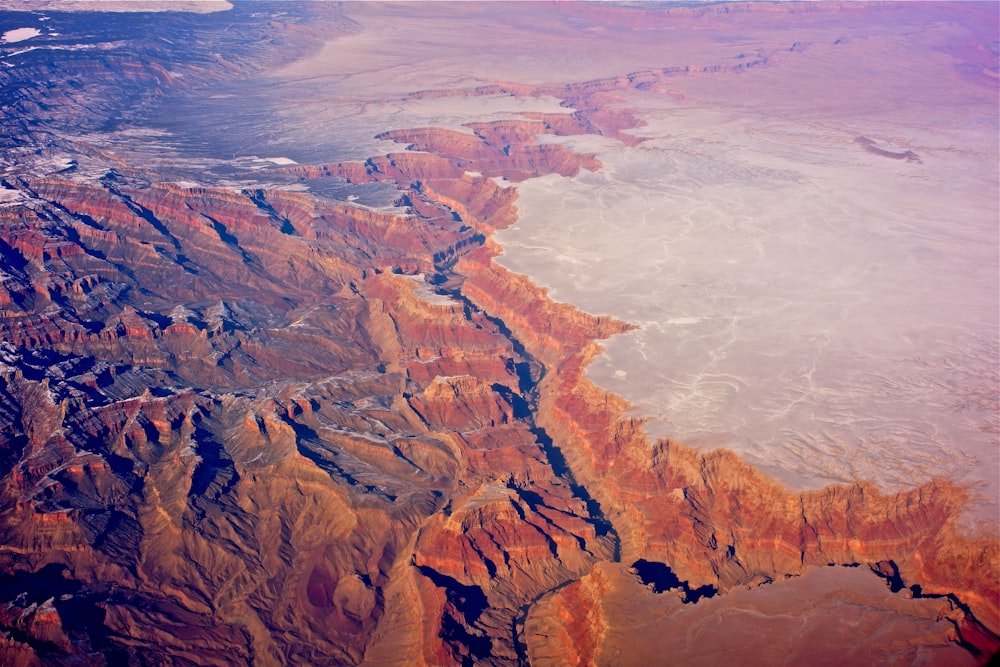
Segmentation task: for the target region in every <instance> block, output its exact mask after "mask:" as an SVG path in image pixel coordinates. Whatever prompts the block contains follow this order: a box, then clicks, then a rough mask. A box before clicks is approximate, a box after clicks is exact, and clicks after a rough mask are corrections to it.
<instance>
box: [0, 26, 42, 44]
mask: <svg viewBox="0 0 1000 667" xmlns="http://www.w3.org/2000/svg"><path fill="white" fill-rule="evenodd" d="M41 34H42V31H41V30H39V29H38V28H14V29H13V30H8V31H7V32H5V33H4V34H3V36H2V37H0V42H5V43H7V44H13V43H14V42H23V41H24V40H26V39H31V38H32V37H38V36H39V35H41Z"/></svg>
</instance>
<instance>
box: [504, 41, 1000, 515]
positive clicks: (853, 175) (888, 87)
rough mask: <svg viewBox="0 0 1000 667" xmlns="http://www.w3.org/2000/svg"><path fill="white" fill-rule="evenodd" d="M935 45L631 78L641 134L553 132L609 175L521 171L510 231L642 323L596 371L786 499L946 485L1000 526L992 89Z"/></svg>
mask: <svg viewBox="0 0 1000 667" xmlns="http://www.w3.org/2000/svg"><path fill="white" fill-rule="evenodd" d="M947 30H948V29H945V32H947ZM935 37H940V35H938V33H937V32H935V31H934V30H930V29H928V30H925V31H919V32H914V33H913V34H911V35H910V36H909V37H905V38H904V37H902V36H898V35H896V34H894V33H893V32H892V31H890V30H888V29H887V31H886V35H885V36H884V38H882V39H877V38H875V37H874V36H870V37H866V38H865V39H859V40H842V41H841V42H840V43H835V39H829V40H826V41H825V42H819V43H815V44H810V45H808V46H805V45H803V46H800V47H799V48H801V49H802V50H803V51H804V52H796V51H794V50H793V51H789V52H788V53H787V54H786V55H785V56H783V57H782V58H781V59H780V61H779V62H776V63H773V64H772V65H770V66H768V67H767V68H764V69H761V70H756V71H754V72H752V73H738V74H736V73H727V74H715V75H709V76H703V77H694V76H689V77H679V78H677V79H676V80H675V81H673V82H672V83H671V88H672V89H671V90H668V91H632V92H630V93H629V95H628V97H627V99H625V100H623V101H622V106H624V107H627V108H629V109H633V110H636V111H637V112H638V113H639V116H640V118H642V120H644V121H645V122H646V125H645V126H643V127H641V128H639V129H637V130H635V131H633V133H634V134H637V135H639V136H642V137H643V138H645V141H643V142H642V143H641V144H639V145H638V146H635V147H628V146H625V145H624V144H622V143H621V142H618V141H615V140H613V139H605V138H593V137H584V138H567V139H561V138H560V139H553V141H561V142H564V143H567V144H569V145H570V146H572V147H574V149H576V150H580V151H587V152H595V153H596V154H597V155H598V157H599V158H600V159H601V161H602V163H603V164H604V167H603V168H602V169H601V170H599V171H598V172H596V173H587V172H584V173H581V174H580V175H579V176H577V177H575V178H563V177H559V176H546V177H543V178H540V179H535V180H532V181H529V182H527V183H524V184H521V185H520V186H519V199H518V208H519V211H520V215H521V219H520V221H519V223H518V225H516V226H514V227H512V228H510V229H508V230H505V231H503V232H501V233H500V234H499V235H498V240H499V241H500V242H501V244H502V245H503V246H504V248H505V254H504V256H503V257H502V258H501V261H502V263H503V264H505V265H506V266H508V267H509V268H511V269H512V270H514V271H517V272H521V273H527V274H529V275H531V276H532V277H533V278H535V279H536V280H537V281H538V282H539V283H540V284H543V285H545V286H548V287H550V288H551V295H552V296H553V297H554V298H555V299H557V300H563V301H568V302H571V303H574V304H576V305H578V306H580V307H582V308H583V309H584V310H587V311H589V312H598V313H607V314H611V315H614V316H616V317H619V318H621V319H624V320H626V321H629V322H633V323H635V324H638V325H639V326H640V328H639V329H637V330H635V331H633V332H630V333H628V334H626V335H623V336H620V337H618V338H617V339H614V340H612V341H610V342H609V343H607V345H606V351H605V353H604V354H603V355H602V356H601V357H599V358H598V359H597V360H596V361H595V363H594V364H593V365H592V367H591V369H590V372H591V376H592V377H593V379H594V380H595V381H596V382H597V383H598V384H600V385H602V386H605V387H607V388H609V389H611V390H613V391H615V392H616V393H619V394H621V395H622V396H625V397H626V398H627V399H629V400H630V401H631V402H632V403H634V404H635V406H636V407H637V410H638V411H639V412H641V413H642V414H643V415H646V416H649V417H651V419H652V420H651V422H650V424H649V426H648V429H649V431H650V432H651V434H653V435H658V436H670V437H675V438H677V439H679V440H682V441H684V442H688V443H691V444H696V445H699V446H701V447H705V448H715V447H729V448H731V449H733V450H735V451H737V452H738V453H739V454H740V455H741V456H743V457H744V458H746V459H747V460H748V461H750V462H752V463H754V464H756V465H758V466H760V467H761V468H763V469H765V470H767V471H769V472H770V473H771V474H772V475H774V476H775V477H777V478H778V479H780V480H782V481H784V482H785V483H787V484H789V485H791V486H793V487H795V488H815V487H818V486H821V485H822V484H825V483H829V482H831V481H840V482H850V481H859V480H872V481H875V482H876V483H877V484H878V485H879V486H880V487H882V488H884V489H899V488H905V487H907V486H909V485H912V484H913V483H915V482H920V481H923V480H926V479H929V478H931V477H933V476H935V475H945V476H949V477H952V478H956V479H959V480H961V481H963V482H967V483H969V484H971V485H973V488H974V489H975V490H976V491H977V492H978V493H979V494H981V497H980V498H979V500H978V502H977V503H976V505H975V507H974V508H972V509H971V510H970V512H969V514H968V515H967V520H969V521H970V522H971V521H975V520H978V519H983V520H987V521H989V522H990V523H995V518H996V516H997V511H998V509H997V508H998V506H997V498H998V493H1000V488H998V477H1000V476H998V470H1000V458H998V456H1000V446H998V439H997V426H998V417H997V410H998V402H997V393H998V391H997V388H998V375H997V368H998V352H997V351H998V342H997V341H998V329H997V323H998V308H997V293H998V290H997V277H998V275H1000V273H998V271H1000V270H998V259H997V247H998V225H997V221H998V211H997V202H998V191H997V169H998V164H1000V162H998V156H997V144H996V141H995V139H996V136H997V119H996V113H995V103H996V91H995V87H994V88H991V87H990V86H988V85H980V84H977V83H975V82H970V81H969V80H968V79H966V78H965V77H964V76H963V73H962V70H960V69H958V68H957V67H956V66H955V63H954V62H953V61H952V59H951V58H950V57H948V56H944V55H942V53H941V52H940V51H939V50H937V49H935V48H928V44H930V45H934V43H935V41H934V38H935ZM942 39H943V37H942ZM938 46H940V45H938ZM872 148H874V149H875V150H866V149H872Z"/></svg>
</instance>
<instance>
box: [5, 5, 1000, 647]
mask: <svg viewBox="0 0 1000 667" xmlns="http://www.w3.org/2000/svg"><path fill="white" fill-rule="evenodd" d="M730 7H731V8H732V10H733V11H732V13H730V12H729V8H730ZM430 8H433V9H430ZM849 9H850V11H844V12H841V11H840V10H838V9H837V8H836V7H833V6H831V5H819V4H816V5H812V4H809V5H803V6H802V7H801V8H799V7H796V8H794V9H792V8H791V6H790V5H782V4H765V3H761V4H753V5H750V6H749V8H748V7H747V6H743V5H727V6H726V7H725V12H723V8H722V6H709V7H706V8H705V12H704V13H700V12H699V11H693V10H691V9H690V8H689V7H683V8H681V7H678V11H677V13H676V15H667V13H665V12H664V13H659V14H656V15H655V17H654V18H655V20H654V21H653V22H652V23H649V24H644V23H643V20H645V19H644V15H643V14H642V13H641V12H638V11H637V12H636V14H635V17H636V21H637V23H636V24H635V25H632V24H629V23H628V21H626V20H625V19H624V18H623V17H627V16H628V12H622V11H618V10H616V11H615V12H612V13H611V14H609V15H608V16H607V17H604V18H601V17H600V11H599V7H594V6H589V7H588V8H587V11H586V12H585V11H583V10H582V9H579V8H578V7H577V6H576V5H571V4H568V3H567V4H565V5H563V4H556V5H548V4H546V5H541V4H535V3H521V4H519V5H518V6H517V11H504V10H502V9H501V10H498V9H497V5H496V4H494V3H462V4H450V3H435V4H432V5H423V4H420V3H413V4H403V5H393V6H386V5H381V4H376V3H373V4H367V3H358V4H351V3H348V4H347V5H346V7H345V8H344V11H345V14H346V16H347V19H349V21H350V22H353V24H351V25H347V23H348V22H345V26H347V27H345V32H346V33H349V34H348V35H347V36H342V37H340V38H338V39H331V41H330V42H329V43H328V44H327V45H326V46H325V47H324V49H323V50H322V51H321V52H319V53H318V54H317V55H315V56H312V57H310V58H307V59H305V60H303V61H301V62H299V63H296V64H293V65H292V66H289V67H287V68H284V69H283V70H281V71H280V72H276V73H273V72H272V73H270V74H266V75H261V76H260V78H259V80H255V81H254V82H253V84H254V85H253V86H252V90H251V87H250V86H247V85H246V83H245V82H240V83H239V85H234V86H233V87H232V90H230V89H228V88H226V87H221V88H220V89H219V90H218V91H217V93H216V95H215V96H214V97H213V98H212V99H209V100H205V99H204V98H198V97H195V98H192V99H187V100H185V99H178V100H174V101H172V102H171V103H170V104H167V105H165V106H164V107H163V111H162V114H161V115H159V116H155V117H153V118H149V119H147V121H148V123H149V125H150V126H151V127H154V128H156V129H157V131H158V132H162V133H163V134H162V135H161V134H151V135H150V137H149V140H148V141H147V142H145V143H144V144H142V148H141V150H143V151H149V150H151V147H155V148H156V149H157V150H158V149H159V147H160V144H161V142H162V144H163V145H166V146H169V145H170V141H171V140H172V139H173V135H172V133H174V134H175V135H176V137H178V143H180V139H179V137H188V139H185V141H188V140H190V141H191V143H189V144H185V145H183V146H182V147H181V148H182V149H183V150H178V153H179V154H180V155H183V157H184V158H185V160H190V159H191V155H192V153H193V154H194V155H195V156H197V157H199V158H201V159H204V160H206V161H208V160H209V159H210V158H211V160H213V161H212V162H209V164H210V165H213V166H214V165H215V164H216V163H217V162H218V163H225V167H226V168H225V169H222V170H220V172H219V174H221V176H220V178H225V179H233V182H234V183H236V185H234V189H239V187H243V186H244V184H243V183H242V181H240V180H239V179H244V178H245V179H247V180H248V181H249V180H250V179H256V178H258V176H257V172H258V171H260V168H261V167H262V166H263V164H262V163H263V162H265V161H267V160H270V161H271V163H278V164H275V167H278V166H282V165H281V164H280V163H285V162H291V161H294V162H296V163H300V164H307V163H310V162H319V161H332V160H346V159H359V160H363V159H366V158H368V157H371V156H373V155H378V154H384V153H387V152H390V151H393V152H398V151H400V150H402V147H401V146H400V145H398V144H392V143H391V142H388V141H383V140H378V139H375V138H374V135H376V134H378V133H381V132H385V131H386V130H391V129H397V128H413V127H425V126H432V127H438V128H447V129H453V130H460V131H463V132H466V131H469V128H467V127H466V126H465V124H466V123H469V122H475V121H485V120H496V119H502V118H522V119H523V118H527V117H530V115H529V114H532V113H565V114H569V113H572V112H573V109H572V108H571V106H570V105H560V99H559V98H558V97H557V94H558V91H565V90H567V86H569V85H581V86H582V85H585V82H588V81H593V80H596V79H599V78H602V77H622V82H621V84H620V85H619V86H618V88H617V89H615V90H614V94H616V95H618V98H617V100H616V101H614V102H613V103H612V102H609V103H610V104H613V105H614V106H617V107H619V108H622V109H629V110H632V111H634V112H635V113H636V114H637V116H638V118H640V119H641V120H642V121H643V122H644V123H645V124H644V125H643V126H641V127H638V128H636V129H634V130H630V131H629V133H630V134H632V135H634V136H636V137H640V138H642V141H641V142H638V143H637V144H636V145H627V144H626V143H625V142H623V141H619V140H617V139H614V138H611V137H596V136H593V135H585V136H576V137H552V136H549V137H546V138H544V139H543V141H548V142H560V143H564V144H566V145H568V146H570V147H571V148H573V149H574V150H576V151H579V152H581V153H594V154H596V155H597V156H598V157H599V158H600V160H601V162H602V166H601V167H600V168H599V169H598V170H596V171H593V172H589V171H581V172H580V173H579V174H578V175H577V176H575V177H573V178H564V177H560V176H545V177H542V178H537V179H532V180H528V181H526V182H522V183H519V184H517V185H516V187H517V190H518V199H517V207H518V209H519V221H518V222H517V224H515V225H514V226H513V227H510V228H509V229H507V230H505V231H503V232H500V233H499V234H497V236H496V239H497V240H498V241H499V243H500V244H501V245H502V246H503V247H504V255H503V256H502V257H501V258H500V259H501V262H502V263H503V264H504V265H505V266H507V267H509V268H510V269H511V270H513V271H515V272H517V273H522V274H526V275H528V276H530V277H531V278H532V279H533V280H534V281H535V282H537V283H538V284H540V285H543V286H547V287H549V288H550V290H551V291H550V295H551V296H552V297H553V298H554V299H556V300H560V301H566V302H570V303H572V304H574V305H576V306H578V307H579V308H581V309H583V310H585V311H588V312H591V313H595V314H601V315H613V316H615V317H618V318H620V319H622V320H624V321H627V322H630V323H632V324H635V325H637V326H638V328H637V329H635V330H634V331H632V332H630V333H628V334H625V335H622V336H618V337H616V338H614V339H611V340H610V341H607V342H606V343H605V347H606V350H605V353H604V354H603V355H602V356H600V357H598V358H597V360H596V361H595V362H594V363H593V364H592V366H591V368H590V375H591V377H592V378H593V379H594V380H595V381H596V382H597V383H598V384H600V385H601V386H602V387H604V388H607V389H610V390H612V391H614V392H615V393H618V394H620V395H622V396H624V397H626V398H627V399H628V400H629V401H631V402H632V403H633V405H634V406H635V411H636V413H637V414H640V415H644V416H647V417H649V419H650V421H649V423H648V425H647V428H648V430H649V432H650V433H651V434H652V435H654V436H669V437H673V438H676V439H678V440H681V441H683V442H686V443H689V444H694V445H697V446H699V447H702V448H704V449H706V450H708V449H713V448H717V447H729V448H731V449H734V450H735V451H737V452H738V453H739V454H740V455H741V456H743V457H744V458H745V459H747V460H748V461H750V462H752V463H754V464H755V465H757V466H759V467H761V468H762V469H764V470H765V471H767V472H768V473H769V474H770V475H772V476H774V477H776V478H777V479H779V480H781V481H783V482H784V483H786V484H788V485H790V486H792V487H794V488H799V489H806V488H819V487H821V486H823V485H824V484H827V483H829V482H831V481H838V482H852V481H860V480H869V479H870V480H874V481H875V482H876V483H877V484H878V485H879V486H881V487H882V488H885V489H898V488H910V487H912V486H914V485H915V484H917V483H919V482H921V481H924V480H926V479H928V478H930V477H932V476H935V475H944V476H947V477H949V478H953V479H958V480H960V481H963V482H967V483H969V484H972V485H974V489H975V490H976V491H978V492H979V493H980V494H981V497H980V499H979V500H978V501H977V503H976V504H975V505H974V506H973V508H972V509H971V510H970V511H969V512H967V515H966V520H967V522H968V523H970V524H972V523H973V522H975V521H977V520H984V521H986V523H987V524H988V527H989V528H991V529H992V530H994V531H995V530H996V517H997V498H998V493H1000V490H998V473H1000V460H998V449H1000V447H998V445H1000V443H998V417H997V410H998V373H997V371H998V344H1000V343H998V293H1000V289H998V275H1000V261H998V243H1000V234H998V224H997V223H998V196H1000V192H998V190H1000V188H998V183H997V173H998V169H1000V157H998V149H997V142H996V138H997V133H998V118H997V105H996V103H997V89H996V79H995V76H994V78H992V79H991V78H990V76H991V74H990V72H989V71H987V70H986V69H984V67H985V66H984V67H978V69H977V65H976V63H977V62H980V61H985V62H988V63H992V64H993V66H995V61H996V53H995V51H994V52H992V53H991V52H989V51H987V52H984V53H981V52H979V51H976V48H975V45H978V44H982V43H988V42H989V40H990V39H991V38H992V39H995V35H992V32H991V31H992V30H993V27H994V26H995V25H996V9H995V7H994V6H992V5H988V4H983V5H963V6H962V7H961V8H960V9H957V10H956V9H953V8H948V7H945V6H936V5H915V4H913V5H895V4H893V5H884V6H881V7H879V8H877V9H875V8H869V9H871V11H867V10H866V9H865V8H863V7H860V6H849ZM588 12H590V13H588ZM977 14H981V15H982V16H977ZM605 18H606V19H608V20H604V19H605ZM970 45H972V46H970ZM994 49H995V45H994ZM977 59H978V60H977ZM744 65H747V66H744ZM750 65H752V66H750ZM664 68H669V69H670V71H671V72H673V74H671V75H670V76H669V77H666V78H664V77H659V78H657V79H656V81H655V82H654V83H652V84H650V85H645V84H641V83H636V84H635V85H631V84H630V83H629V76H628V75H629V74H630V73H633V72H643V71H647V70H650V69H658V70H660V71H661V72H662V70H663V69H664ZM993 75H995V70H994V71H993ZM641 79H642V77H638V79H637V81H638V80H641ZM496 82H510V83H511V84H512V87H511V89H512V90H519V91H520V92H518V93H516V94H515V93H510V94H506V93H502V94H501V93H495V92H493V93H487V94H483V93H482V91H477V88H478V87H479V86H491V85H493V84H495V83H496ZM516 84H523V86H524V88H517V85H516ZM531 87H535V88H534V90H533V92H530V93H528V92H525V90H526V89H527V88H531ZM427 91H438V92H441V93H442V94H440V95H437V94H424V93H427ZM609 99H610V98H609ZM237 107H239V109H240V112H239V113H238V114H234V113H233V110H234V108H237ZM223 122H225V123H226V127H228V128H229V130H230V131H228V132H226V133H219V132H218V127H219V126H221V124H222V123H223ZM192 137H193V139H190V138H192ZM192 145H196V146H197V148H198V150H192V149H191V146H192ZM261 156H273V157H261ZM167 157H169V158H170V159H171V160H173V159H174V155H173V154H170V155H168V156H167ZM230 157H231V158H232V159H231V160H230ZM157 159H159V160H165V159H167V158H166V157H164V156H162V155H161V156H158V158H157ZM181 166H183V165H181ZM196 166H197V167H198V172H199V173H201V174H202V175H203V176H204V177H205V178H206V180H208V176H205V175H204V172H205V171H207V170H206V169H203V168H202V162H200V161H199V162H197V165H196ZM285 166H287V164H286V165H285ZM233 171H235V172H236V176H234V175H233ZM247 173H249V174H250V175H246V174H247ZM178 174H179V175H180V176H184V178H189V177H190V178H194V177H193V176H190V174H189V171H187V170H184V169H182V168H181V167H178ZM268 176H269V177H270V176H272V174H269V175H268ZM274 178H278V176H276V175H275V176H274ZM320 180H322V179H312V180H309V179H306V180H304V181H303V182H301V183H297V185H299V186H302V187H309V188H313V189H314V192H316V193H317V194H326V195H329V196H333V197H336V198H343V199H348V200H350V201H358V198H359V197H360V200H359V201H360V203H368V204H370V205H372V206H375V205H379V206H387V205H389V204H390V203H391V202H393V200H394V197H395V196H396V195H397V194H398V193H397V191H395V190H394V189H393V188H392V187H391V186H390V185H388V184H385V183H376V184H366V185H363V184H348V183H344V182H342V181H337V182H332V183H326V184H320V183H319V181H320ZM326 180H328V181H334V179H326ZM186 182H187V181H185V183H186ZM321 188H322V191H321ZM2 194H3V193H2V192H0V195H2ZM9 198H10V197H8V199H9ZM352 198H354V199H352ZM0 199H3V197H0ZM414 278H415V279H416V277H415V276H414ZM417 284H418V285H419V287H418V288H417V291H416V292H415V293H416V294H417V295H418V296H419V297H420V298H422V299H424V300H434V299H442V300H441V301H436V302H435V301H432V302H435V303H437V305H446V304H449V303H451V302H450V301H447V300H443V299H445V297H442V296H441V295H435V296H433V297H432V296H431V295H432V292H431V289H430V287H429V286H428V285H426V284H425V283H423V282H421V281H417ZM677 490H678V491H679V489H677ZM505 493H506V492H505ZM498 495H499V496H504V494H498ZM504 497H505V496H504ZM488 499H493V498H492V497H488ZM627 565H628V564H627V563H625V564H623V563H603V564H601V565H599V566H598V567H597V568H595V570H594V573H593V574H592V575H586V576H587V577H588V578H591V579H595V580H596V579H599V578H600V577H604V579H603V580H602V581H603V583H601V585H602V586H606V590H604V592H603V593H602V595H603V597H602V598H601V600H600V602H601V604H602V605H603V606H604V609H605V611H606V616H607V626H606V628H605V630H604V633H605V634H604V635H603V637H602V641H603V643H602V645H601V647H600V651H599V652H598V654H597V660H596V663H597V664H609V665H618V664H653V663H654V662H655V661H657V660H661V659H663V657H664V656H665V655H671V656H673V659H675V660H676V661H677V663H679V664H725V663H726V662H733V661H734V660H735V661H739V660H743V661H744V662H757V664H806V663H808V664H843V663H844V662H845V661H850V662H856V663H864V662H869V663H871V662H880V661H881V662H886V663H889V664H958V665H962V664H971V663H974V662H975V659H974V658H973V657H972V656H971V654H969V653H967V652H966V651H965V650H963V649H962V648H960V647H958V646H957V645H956V644H955V643H954V642H953V641H950V639H953V637H951V634H950V633H952V631H953V626H951V625H950V624H949V622H948V619H947V618H946V617H947V602H946V601H945V600H941V599H932V598H930V597H927V598H919V597H916V598H911V596H909V595H908V594H907V593H906V592H903V593H902V594H897V592H890V590H889V588H888V587H887V586H886V585H885V582H884V581H882V580H880V579H878V578H877V577H876V576H875V575H874V574H872V573H871V572H869V571H868V570H867V569H866V568H863V567H862V568H858V569H853V568H847V569H845V568H826V567H824V568H817V569H813V570H810V571H809V572H807V573H806V574H805V575H803V576H802V577H797V578H790V579H787V580H786V579H780V580H778V581H775V582H773V583H772V584H771V585H768V586H761V587H759V588H756V589H754V590H742V589H741V590H737V591H735V592H732V593H730V594H727V595H722V596H718V597H715V598H711V599H707V598H706V599H703V600H699V602H698V603H697V604H694V605H685V604H682V603H681V602H680V600H679V599H678V598H677V596H676V595H674V593H673V592H670V591H668V592H666V593H655V592H652V591H650V590H649V589H648V588H646V587H645V586H643V585H642V584H641V583H640V582H639V581H638V580H637V579H636V577H635V575H634V573H629V572H628V571H627ZM838 565H839V563H838ZM555 592H557V591H554V592H553V593H555ZM552 599H554V598H549V599H546V598H543V599H540V600H537V601H536V602H537V603H538V605H537V607H533V608H532V610H531V613H530V614H528V618H527V621H526V627H527V628H528V630H529V632H528V633H527V635H526V640H525V644H526V648H525V651H526V654H527V655H528V656H530V658H531V664H536V665H542V664H565V654H563V653H558V652H555V653H547V652H546V651H547V648H548V647H547V646H546V644H545V642H546V641H547V639H548V638H549V637H551V636H555V635H554V631H553V634H550V633H549V629H548V627H547V626H546V623H551V622H554V621H553V619H555V618H556V616H555V612H553V614H549V613H548V612H549V611H550V609H549V607H548V606H547V605H548V604H550V603H551V602H552ZM533 604H534V603H533ZM552 604H554V603H552ZM942 610H943V611H942ZM526 613H527V612H526ZM720 619H721V620H720ZM720 637H721V638H722V639H721V640H720ZM473 639H475V638H473ZM810 649H812V650H815V651H817V652H827V653H823V654H819V655H816V654H812V655H811V654H810V653H809V650H810ZM553 650H554V651H559V650H562V649H560V648H559V647H556V648H555V649H553ZM547 660H548V661H549V662H548V663H547V662H546V661H547Z"/></svg>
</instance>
